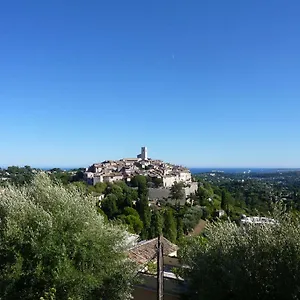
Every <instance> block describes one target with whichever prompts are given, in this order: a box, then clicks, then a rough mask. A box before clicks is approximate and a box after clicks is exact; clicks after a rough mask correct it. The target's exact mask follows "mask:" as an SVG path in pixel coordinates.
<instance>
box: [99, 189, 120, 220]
mask: <svg viewBox="0 0 300 300" xmlns="http://www.w3.org/2000/svg"><path fill="white" fill-rule="evenodd" d="M117 200H118V199H117V196H116V195H114V194H108V195H107V196H106V197H105V198H104V199H103V200H102V201H101V209H102V210H103V211H104V213H105V214H106V215H107V217H108V218H109V219H113V218H114V217H115V216H116V215H117V213H118V207H117Z"/></svg>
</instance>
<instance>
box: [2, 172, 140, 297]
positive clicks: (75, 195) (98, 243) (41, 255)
mask: <svg viewBox="0 0 300 300" xmlns="http://www.w3.org/2000/svg"><path fill="white" fill-rule="evenodd" d="M92 202H93V201H92V198H91V196H90V195H86V194H83V193H80V191H79V190H78V189H76V188H75V187H74V188H72V187H69V188H68V189H66V188H65V187H63V186H62V185H60V184H55V183H53V182H52V181H51V180H50V178H49V177H48V176H47V175H45V174H39V175H38V176H37V177H35V178H34V180H33V182H32V184H31V185H25V186H23V187H19V188H18V187H14V186H9V187H7V188H5V189H4V191H3V192H2V193H1V194H0V224H1V230H0V299H3V300H9V299H24V300H26V299H39V298H40V297H44V296H45V293H47V292H49V289H51V288H55V290H56V293H55V296H56V298H57V299H62V300H64V299H65V300H66V299H68V298H69V297H71V298H72V299H73V300H80V299H129V296H130V282H131V281H132V278H133V274H134V271H135V267H134V265H133V264H132V263H131V262H130V261H128V260H127V259H126V255H125V250H126V249H127V243H126V232H125V231H124V230H123V229H122V228H121V227H117V226H115V225H114V226H113V225H112V224H110V223H107V222H104V219H103V217H102V216H101V215H100V214H98V213H97V211H96V209H95V206H94V205H93V204H92Z"/></svg>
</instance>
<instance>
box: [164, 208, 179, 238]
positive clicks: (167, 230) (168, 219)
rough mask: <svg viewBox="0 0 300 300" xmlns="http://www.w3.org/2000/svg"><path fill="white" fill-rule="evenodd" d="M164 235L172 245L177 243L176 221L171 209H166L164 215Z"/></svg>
mask: <svg viewBox="0 0 300 300" xmlns="http://www.w3.org/2000/svg"><path fill="white" fill-rule="evenodd" d="M163 234H164V236H165V238H166V239H168V240H169V241H171V242H172V243H175V242H176V239H177V227H176V219H175V218H174V215H173V211H172V209H171V208H169V209H166V211H165V214H164V228H163Z"/></svg>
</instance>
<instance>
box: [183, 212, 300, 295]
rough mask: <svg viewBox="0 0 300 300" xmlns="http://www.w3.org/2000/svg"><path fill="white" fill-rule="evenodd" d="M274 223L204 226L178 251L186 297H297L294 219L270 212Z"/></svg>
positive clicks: (298, 236) (299, 278)
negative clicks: (204, 229)
mask: <svg viewBox="0 0 300 300" xmlns="http://www.w3.org/2000/svg"><path fill="white" fill-rule="evenodd" d="M274 218H275V219H276V220H277V222H278V223H277V224H276V223H273V224H266V225H264V226H248V227H246V228H243V229H242V228H241V227H240V226H238V225H236V224H235V223H230V222H221V221H220V222H215V223H211V224H209V225H208V226H206V233H205V236H206V238H204V237H197V238H193V239H188V240H187V242H186V245H185V246H184V247H182V248H181V257H182V262H183V263H184V264H186V265H188V266H189V268H186V269H185V270H184V274H182V276H184V277H185V279H186V280H187V282H188V283H189V286H188V289H187V290H188V291H189V295H188V299H191V300H193V299H212V300H219V299H225V300H227V299H228V300H229V299H245V300H253V299H265V300H273V299H299V282H300V273H299V261H300V248H299V241H300V227H299V222H300V219H299V216H292V215H291V214H286V213H283V212H280V213H276V214H275V216H274Z"/></svg>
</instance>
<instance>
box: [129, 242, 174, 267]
mask: <svg viewBox="0 0 300 300" xmlns="http://www.w3.org/2000/svg"><path fill="white" fill-rule="evenodd" d="M161 242H162V244H163V253H164V255H169V254H171V253H173V252H175V251H177V250H178V246H177V245H175V244H173V243H171V242H170V241H168V240H167V239H166V238H164V237H162V239H161ZM156 251H157V238H155V239H152V240H149V241H142V242H140V243H138V244H137V245H136V246H134V247H133V248H131V249H130V250H129V258H131V259H132V260H134V261H135V262H137V263H138V264H145V263H147V262H148V261H149V260H151V259H152V258H154V257H155V255H156Z"/></svg>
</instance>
